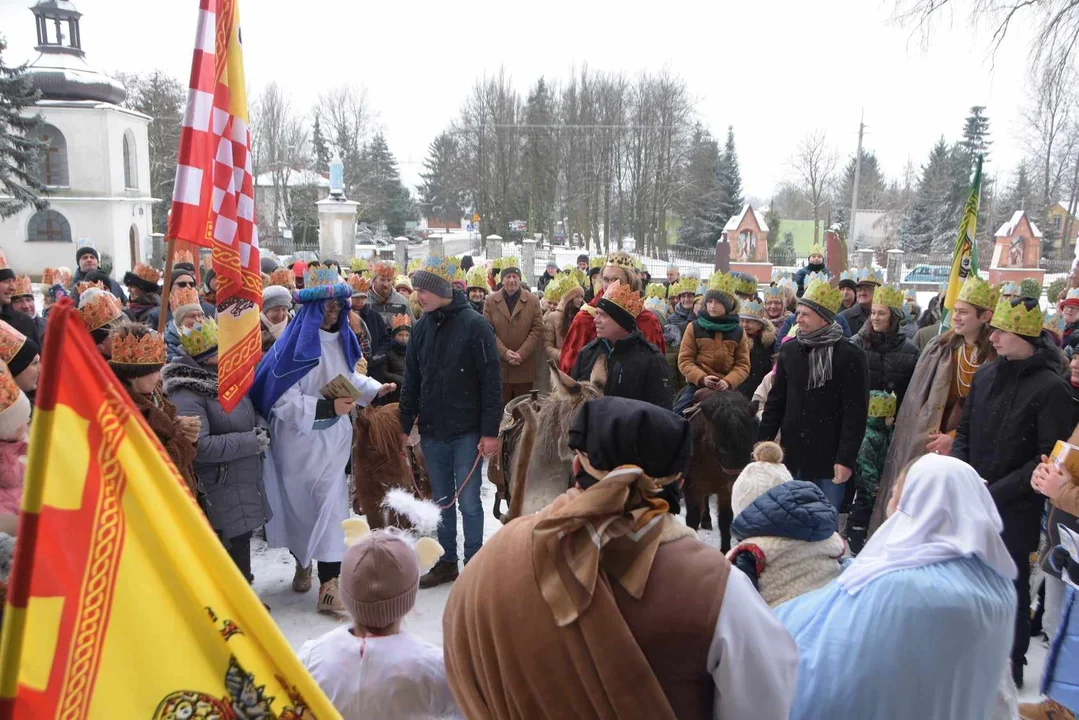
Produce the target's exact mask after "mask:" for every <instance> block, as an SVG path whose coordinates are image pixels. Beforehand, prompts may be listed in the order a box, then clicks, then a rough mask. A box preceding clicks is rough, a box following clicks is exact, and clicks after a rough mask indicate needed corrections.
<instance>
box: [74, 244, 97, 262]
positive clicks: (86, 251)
mask: <svg viewBox="0 0 1079 720" xmlns="http://www.w3.org/2000/svg"><path fill="white" fill-rule="evenodd" d="M83 255H93V256H94V259H95V260H99V261H100V260H101V256H100V255H98V254H97V250H96V249H95V248H92V247H81V248H79V249H78V250H76V251H75V262H76V263H77V262H79V260H82V256H83Z"/></svg>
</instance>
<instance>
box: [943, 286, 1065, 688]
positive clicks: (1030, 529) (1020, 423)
mask: <svg viewBox="0 0 1079 720" xmlns="http://www.w3.org/2000/svg"><path fill="white" fill-rule="evenodd" d="M1042 319H1043V318H1042V311H1041V308H1040V307H1039V305H1038V301H1037V300H1033V299H1030V298H1016V299H1014V300H1007V299H1004V298H1001V300H1000V302H999V303H998V304H997V308H996V311H995V312H994V313H993V319H992V321H991V322H990V325H991V326H992V327H993V328H994V330H993V334H992V335H990V338H989V339H990V341H991V342H992V343H993V347H994V348H996V351H997V360H996V362H992V363H986V364H984V365H982V366H981V367H980V368H978V371H977V372H976V373H974V379H973V380H972V381H971V385H970V393H969V394H968V395H967V401H966V403H965V404H964V406H963V416H962V419H960V421H959V427H958V428H957V429H956V433H955V443H954V444H953V445H952V456H953V457H956V458H959V459H960V460H962V461H964V462H967V463H969V464H970V465H971V466H972V467H973V468H974V469H975V470H977V471H978V474H979V475H981V476H982V478H983V479H984V480H985V481H986V483H988V485H989V494H990V495H992V496H993V500H994V502H996V505H997V510H998V511H999V512H1000V518H1001V520H1003V522H1004V532H1003V533H1002V538H1003V539H1004V544H1005V545H1006V546H1007V547H1008V552H1009V553H1010V554H1011V556H1012V559H1013V560H1015V565H1016V567H1017V568H1018V569H1019V576H1018V577H1017V578H1016V581H1015V589H1016V592H1017V593H1018V595H1019V606H1018V613H1017V614H1016V618H1015V639H1014V641H1013V645H1012V676H1013V678H1014V679H1015V683H1016V685H1018V686H1019V687H1022V686H1023V665H1024V663H1025V662H1026V659H1025V656H1026V653H1027V646H1028V645H1029V644H1030V582H1029V578H1030V553H1032V552H1034V551H1035V550H1036V549H1037V547H1038V536H1039V534H1040V531H1041V527H1040V523H1041V514H1042V508H1043V507H1044V505H1045V501H1044V498H1042V497H1041V496H1040V495H1038V494H1037V493H1036V492H1034V489H1033V488H1031V486H1030V477H1031V474H1032V473H1033V472H1034V468H1035V467H1037V465H1038V463H1039V462H1040V460H1041V456H1042V455H1048V454H1049V453H1050V452H1052V450H1053V445H1055V444H1056V441H1057V440H1061V439H1064V438H1067V437H1068V435H1069V434H1070V433H1071V430H1072V427H1073V420H1072V418H1073V415H1072V408H1071V403H1072V400H1071V393H1070V391H1069V388H1068V386H1067V383H1065V381H1064V380H1063V378H1061V377H1060V375H1059V373H1058V371H1057V368H1058V367H1059V364H1060V359H1059V356H1058V354H1057V352H1056V348H1055V347H1054V346H1053V345H1051V341H1048V340H1047V339H1046V338H1045V336H1044V333H1043V332H1042V329H1041V328H1042Z"/></svg>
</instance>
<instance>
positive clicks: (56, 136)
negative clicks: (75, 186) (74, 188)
mask: <svg viewBox="0 0 1079 720" xmlns="http://www.w3.org/2000/svg"><path fill="white" fill-rule="evenodd" d="M38 139H40V140H41V141H42V142H44V143H45V145H46V147H45V150H44V152H43V154H42V157H41V166H40V167H41V172H40V173H39V178H40V180H41V182H43V183H45V184H46V185H51V186H53V187H67V186H68V179H67V140H65V139H64V134H63V133H62V132H60V131H59V130H57V129H56V128H55V127H53V126H52V125H42V126H41V131H40V132H39V133H38Z"/></svg>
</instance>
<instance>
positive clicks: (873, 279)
mask: <svg viewBox="0 0 1079 720" xmlns="http://www.w3.org/2000/svg"><path fill="white" fill-rule="evenodd" d="M856 284H857V285H883V284H884V273H882V272H881V271H880V270H874V269H873V268H859V270H858V276H857V281H856Z"/></svg>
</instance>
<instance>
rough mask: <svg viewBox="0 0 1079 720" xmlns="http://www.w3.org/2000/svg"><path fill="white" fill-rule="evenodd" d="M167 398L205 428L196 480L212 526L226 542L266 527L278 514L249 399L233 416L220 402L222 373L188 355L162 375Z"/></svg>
mask: <svg viewBox="0 0 1079 720" xmlns="http://www.w3.org/2000/svg"><path fill="white" fill-rule="evenodd" d="M162 377H163V378H164V390H165V395H166V396H167V397H168V399H169V402H171V403H172V404H173V405H175V406H176V411H177V414H178V415H194V416H196V417H198V418H199V419H200V420H201V421H202V427H200V428H199V442H198V453H197V454H196V455H195V475H196V476H197V478H198V482H199V487H200V488H201V489H202V491H203V492H204V493H205V498H204V502H203V505H204V510H205V511H206V516H207V518H209V520H210V525H212V526H213V528H214V530H215V531H217V533H218V535H220V536H221V537H222V538H224V539H225V540H228V539H229V538H234V537H237V536H239V535H243V534H244V533H246V532H249V531H251V530H254V529H255V528H259V527H262V526H263V525H265V524H266V522H267V521H268V520H269V519H270V517H271V515H272V513H271V511H270V506H269V504H268V502H267V500H266V490H265V488H264V487H263V484H262V459H261V457H260V455H259V445H258V440H256V438H255V432H254V431H255V425H256V423H257V421H258V415H257V413H256V412H255V406H254V405H253V404H252V403H251V399H250V398H249V397H247V396H246V395H245V396H244V397H243V399H242V400H240V404H239V405H237V406H236V408H235V409H234V410H233V411H232V412H231V413H227V414H226V413H225V412H224V410H223V409H222V408H221V403H219V402H218V401H217V373H216V372H213V371H210V370H206V369H205V368H203V367H201V366H200V365H198V363H196V362H195V361H194V360H192V359H191V357H190V356H188V355H182V356H181V357H180V358H178V359H177V360H175V361H174V362H171V363H169V364H168V365H166V366H165V370H164V372H163V373H162Z"/></svg>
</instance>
